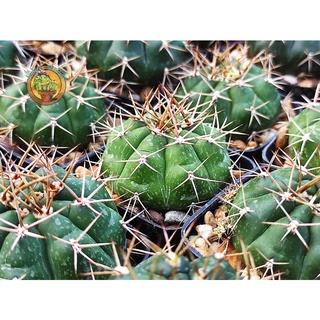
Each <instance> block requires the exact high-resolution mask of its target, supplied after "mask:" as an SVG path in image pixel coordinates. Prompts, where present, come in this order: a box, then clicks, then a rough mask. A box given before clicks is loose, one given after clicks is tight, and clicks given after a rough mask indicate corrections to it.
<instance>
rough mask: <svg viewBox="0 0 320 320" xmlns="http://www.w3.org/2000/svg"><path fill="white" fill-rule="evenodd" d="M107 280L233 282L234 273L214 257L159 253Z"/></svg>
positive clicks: (227, 265) (224, 263) (229, 267)
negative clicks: (191, 258)
mask: <svg viewBox="0 0 320 320" xmlns="http://www.w3.org/2000/svg"><path fill="white" fill-rule="evenodd" d="M121 271H122V272H119V271H118V274H115V275H113V276H110V278H109V280H235V279H236V272H235V270H234V269H233V268H232V267H231V266H230V265H229V263H228V262H227V261H225V260H219V259H217V258H215V257H214V256H210V257H201V258H196V259H194V260H191V261H190V260H189V259H188V258H187V257H185V256H180V255H178V254H176V253H174V252H169V253H161V252H158V253H156V254H155V255H153V256H151V257H149V258H148V259H147V260H145V261H142V262H140V263H139V264H138V265H137V266H135V267H134V268H133V269H132V270H131V272H130V270H129V269H128V268H127V269H126V268H124V269H121Z"/></svg>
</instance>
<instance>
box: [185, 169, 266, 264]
mask: <svg viewBox="0 0 320 320" xmlns="http://www.w3.org/2000/svg"><path fill="white" fill-rule="evenodd" d="M259 170H260V168H259V167H256V168H254V170H252V171H251V172H248V173H246V174H245V175H244V176H243V177H242V178H241V181H240V180H238V181H236V182H235V183H234V184H232V185H229V186H227V187H226V188H225V189H223V190H222V191H220V192H219V193H218V194H217V195H216V196H214V197H213V198H212V199H210V200H209V201H208V202H207V203H206V204H205V205H204V206H203V207H201V208H200V209H199V210H198V211H197V212H195V214H194V215H193V216H191V217H190V218H188V219H187V220H186V221H185V223H184V224H183V226H182V228H181V233H180V236H181V239H182V241H183V244H184V245H185V246H187V247H188V248H189V251H190V252H191V253H192V254H193V255H194V256H195V257H197V258H199V257H202V256H203V255H202V254H201V253H200V252H199V251H198V250H197V249H196V248H195V247H194V246H192V245H190V240H189V237H190V236H195V235H197V232H196V229H195V227H196V226H197V225H199V224H204V216H205V214H206V212H208V211H211V212H214V211H215V210H216V209H218V208H219V207H220V206H221V204H222V201H221V198H223V197H224V195H225V194H226V193H227V192H228V190H231V189H232V188H233V187H235V186H236V185H239V183H245V182H247V181H248V180H250V179H251V178H252V177H254V176H256V173H257V172H258V171H259Z"/></svg>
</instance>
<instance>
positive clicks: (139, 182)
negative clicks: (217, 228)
mask: <svg viewBox="0 0 320 320" xmlns="http://www.w3.org/2000/svg"><path fill="white" fill-rule="evenodd" d="M122 133H123V134H122ZM102 161H103V162H102V171H103V172H104V174H105V176H106V177H111V179H109V182H108V183H109V186H110V188H111V190H112V191H113V192H114V193H116V194H118V195H120V196H121V197H123V198H124V199H126V198H127V199H128V198H130V197H132V196H133V195H134V194H138V195H139V198H140V200H141V201H142V202H143V204H144V205H145V206H146V207H149V208H154V209H156V210H160V211H162V210H171V209H176V210H178V209H186V208H187V207H188V206H190V205H191V204H192V203H197V202H201V201H205V200H208V199H210V198H211V197H212V196H213V195H214V194H215V193H216V192H218V191H219V190H220V188H222V187H223V186H224V185H225V183H226V182H227V181H228V180H229V178H230V171H229V167H230V165H231V162H230V158H229V154H228V150H227V147H226V144H225V138H224V136H223V135H221V133H219V132H218V130H216V129H215V128H213V127H212V126H211V125H210V124H204V123H200V124H195V125H193V126H190V127H186V128H184V129H182V130H181V132H180V133H179V135H178V136H176V135H175V134H174V133H172V132H167V133H163V134H160V133H158V134H157V133H155V132H154V131H152V129H151V128H150V127H148V125H146V123H145V122H144V121H139V120H136V119H128V120H126V121H125V122H124V123H123V125H119V126H117V127H116V128H115V129H114V130H112V132H111V134H110V135H109V136H108V140H107V144H106V148H105V151H104V154H103V158H102Z"/></svg>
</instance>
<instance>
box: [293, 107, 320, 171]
mask: <svg viewBox="0 0 320 320" xmlns="http://www.w3.org/2000/svg"><path fill="white" fill-rule="evenodd" d="M319 145H320V105H315V106H311V105H308V106H306V107H305V108H304V110H303V111H301V112H300V113H299V114H298V115H296V116H295V117H293V118H291V119H290V121H289V126H288V147H289V151H290V154H291V157H292V158H293V159H295V161H296V162H297V163H299V164H300V165H302V166H305V167H306V169H308V171H309V172H312V173H313V174H316V175H320V147H319Z"/></svg>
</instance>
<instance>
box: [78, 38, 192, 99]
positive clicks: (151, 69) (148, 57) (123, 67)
mask: <svg viewBox="0 0 320 320" xmlns="http://www.w3.org/2000/svg"><path fill="white" fill-rule="evenodd" d="M76 48H77V53H78V54H79V55H80V56H84V57H86V60H87V66H88V68H90V69H94V68H95V69H98V70H99V76H100V78H102V79H106V80H112V84H113V85H114V87H115V88H117V87H118V88H119V91H120V93H121V94H122V91H123V89H127V90H128V89H129V91H137V90H138V89H139V88H140V89H141V87H151V88H152V87H154V86H158V85H159V83H161V82H162V80H163V78H164V76H165V74H166V72H167V70H168V69H169V68H172V67H173V66H176V65H178V64H180V63H182V62H183V61H185V60H186V59H187V58H188V57H189V55H188V51H187V50H186V47H185V43H184V42H183V41H149V40H148V41H123V40H115V41H76Z"/></svg>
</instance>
